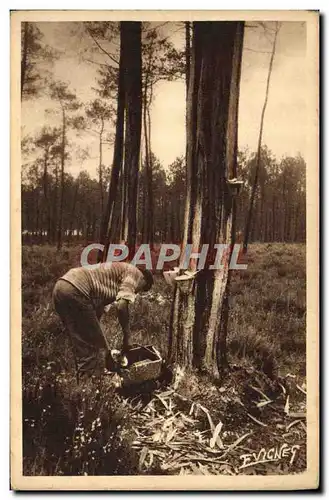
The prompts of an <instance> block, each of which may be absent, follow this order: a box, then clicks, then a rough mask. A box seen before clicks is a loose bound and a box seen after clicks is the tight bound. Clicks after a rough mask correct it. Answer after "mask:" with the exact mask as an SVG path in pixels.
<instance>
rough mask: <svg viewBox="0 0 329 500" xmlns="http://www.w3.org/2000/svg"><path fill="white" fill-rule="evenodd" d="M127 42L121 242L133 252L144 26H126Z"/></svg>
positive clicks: (136, 23)
mask: <svg viewBox="0 0 329 500" xmlns="http://www.w3.org/2000/svg"><path fill="white" fill-rule="evenodd" d="M123 35H124V41H125V70H126V71H125V74H126V78H125V96H126V97H125V103H126V127H125V153H124V177H123V181H124V198H123V203H124V208H125V210H124V211H123V219H122V221H121V224H122V228H123V232H122V239H123V240H124V241H126V242H127V243H128V246H129V247H130V248H132V249H134V248H135V245H136V237H137V219H136V211H137V186H138V172H139V158H140V145H141V130H142V50H141V23H140V22H126V23H123Z"/></svg>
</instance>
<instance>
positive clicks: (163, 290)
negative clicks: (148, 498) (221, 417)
mask: <svg viewBox="0 0 329 500" xmlns="http://www.w3.org/2000/svg"><path fill="white" fill-rule="evenodd" d="M81 250H82V249H81V248H78V247H74V248H73V247H72V248H65V249H63V250H61V251H60V252H56V251H55V249H54V248H52V247H46V246H43V247H39V246H30V247H23V258H22V271H23V274H22V294H23V318H22V347H23V381H22V382H23V447H24V449H23V455H24V463H23V471H24V474H26V475H55V474H56V475H83V474H88V475H97V474H103V475H106V474H134V473H139V472H138V457H136V456H135V455H134V453H133V452H132V450H131V449H130V447H129V442H130V440H131V439H132V436H130V431H129V429H130V427H129V412H127V411H126V409H125V406H124V405H125V403H124V400H122V398H121V399H120V398H119V396H118V395H117V394H116V393H115V391H114V389H113V386H110V385H109V384H108V383H107V381H106V379H105V380H103V381H102V383H100V382H99V381H98V380H96V379H94V380H90V381H88V383H85V384H83V385H80V386H77V383H76V379H75V376H74V360H73V356H72V352H71V349H70V344H69V341H68V338H67V336H66V334H65V332H64V331H63V328H62V325H61V323H60V320H59V318H58V317H57V315H56V313H55V312H54V311H53V308H52V304H51V291H52V288H53V286H54V284H55V282H56V280H57V279H58V277H60V276H61V275H63V274H64V273H65V272H66V271H67V270H68V269H69V268H71V267H74V266H77V265H79V259H80V253H81ZM305 274H306V273H305V245H299V244H254V245H251V246H250V251H249V252H248V268H247V270H243V271H233V275H232V283H231V298H230V316H229V332H228V346H229V359H230V361H231V363H232V362H233V363H237V364H239V365H242V366H253V367H254V368H256V369H257V370H261V371H263V372H264V373H265V374H267V375H269V376H272V375H273V373H278V374H279V375H281V376H284V375H286V374H287V373H289V372H290V373H294V374H295V375H296V376H297V377H298V379H301V380H302V379H304V377H305V367H306V362H305V340H306V333H305V328H306V321H305V320H306V276H305ZM170 301H171V289H170V288H168V286H166V284H165V282H164V280H163V279H162V277H160V276H157V277H156V280H155V286H154V287H153V289H152V293H149V294H148V296H147V297H143V296H140V297H138V298H137V300H136V302H135V304H134V306H133V307H132V311H131V326H132V341H133V342H136V343H143V344H144V343H151V344H154V345H156V346H157V347H158V348H159V350H160V351H161V352H162V354H163V355H164V356H165V355H166V351H167V337H168V326H169V316H170ZM102 326H103V328H104V332H105V334H106V335H107V337H108V339H109V342H110V345H111V346H113V347H117V346H120V343H121V332H120V328H119V324H118V322H117V319H116V315H115V311H114V309H112V310H110V311H109V313H108V314H106V315H104V317H103V319H102ZM193 380H194V379H193ZM193 380H192V378H191V380H190V382H191V383H188V384H186V385H187V387H186V391H185V392H187V393H188V394H187V395H189V394H190V395H191V394H192V396H193V394H194V392H197V391H196V387H195V386H196V384H197V382H195V381H194V383H192V382H193ZM301 384H302V382H301ZM182 390H183V389H182ZM119 430H121V432H119ZM153 473H156V471H153Z"/></svg>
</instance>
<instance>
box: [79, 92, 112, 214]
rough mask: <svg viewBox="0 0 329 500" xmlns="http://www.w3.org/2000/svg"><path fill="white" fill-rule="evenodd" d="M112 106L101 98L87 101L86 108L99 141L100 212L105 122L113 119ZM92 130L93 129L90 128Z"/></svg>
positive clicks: (102, 205) (102, 206)
mask: <svg viewBox="0 0 329 500" xmlns="http://www.w3.org/2000/svg"><path fill="white" fill-rule="evenodd" d="M113 115H114V108H113V106H111V105H109V104H107V103H106V102H104V101H102V100H101V99H94V100H93V101H91V102H90V103H89V105H88V106H87V109H86V116H87V119H88V120H89V121H90V122H91V124H92V125H96V127H98V128H97V130H96V131H95V132H96V134H97V135H98V141H99V156H98V168H97V170H98V182H99V193H100V202H101V203H100V206H101V213H103V211H104V189H105V188H104V169H105V166H104V164H103V145H104V143H105V142H106V143H108V142H109V137H108V136H107V139H105V137H104V135H105V133H106V129H105V127H106V124H107V122H108V121H109V120H111V119H113ZM91 130H92V131H93V132H94V129H91Z"/></svg>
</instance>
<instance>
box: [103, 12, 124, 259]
mask: <svg viewBox="0 0 329 500" xmlns="http://www.w3.org/2000/svg"><path fill="white" fill-rule="evenodd" d="M122 30H123V22H122V23H121V25H120V32H121V45H120V63H119V81H118V97H117V121H116V131H115V143H114V153H113V164H112V170H111V179H110V188H109V193H108V199H107V206H106V210H105V213H104V215H103V221H102V230H101V242H102V243H103V244H104V245H105V251H104V252H103V260H104V261H105V260H106V256H107V251H108V247H109V244H110V238H111V225H112V223H113V217H114V204H115V200H116V197H117V191H118V181H119V175H120V171H121V169H122V159H123V134H124V109H125V91H124V55H123V44H122Z"/></svg>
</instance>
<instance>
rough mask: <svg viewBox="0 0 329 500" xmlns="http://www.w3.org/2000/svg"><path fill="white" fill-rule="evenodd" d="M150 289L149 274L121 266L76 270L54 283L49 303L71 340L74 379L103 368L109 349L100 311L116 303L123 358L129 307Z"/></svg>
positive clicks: (80, 268)
mask: <svg viewBox="0 0 329 500" xmlns="http://www.w3.org/2000/svg"><path fill="white" fill-rule="evenodd" d="M152 285H153V276H152V273H151V272H150V271H148V270H145V271H141V270H139V269H137V267H135V266H133V265H131V264H127V263H125V262H113V263H104V264H100V265H99V266H98V267H96V268H87V267H77V268H74V269H71V270H70V271H68V272H67V273H66V274H65V275H64V276H62V277H61V278H60V279H59V280H58V281H57V283H56V285H55V287H54V290H53V302H54V306H55V309H56V311H57V313H58V314H59V316H60V317H61V319H62V321H63V323H64V325H65V326H66V328H67V330H68V332H69V334H70V337H71V339H72V344H73V349H74V351H75V357H76V362H77V371H78V375H85V374H87V375H91V374H92V373H98V374H99V373H101V372H102V371H103V370H104V368H105V363H106V361H105V360H106V359H107V357H108V355H109V351H110V347H109V345H108V342H107V339H106V337H105V335H104V333H103V331H102V328H101V325H100V318H101V316H102V314H103V312H104V307H105V306H107V305H108V304H111V303H113V302H116V307H117V314H118V320H119V323H120V325H121V328H122V331H123V347H122V353H123V354H124V353H125V352H126V351H127V350H128V347H129V336H130V325H129V303H131V302H134V300H135V298H136V294H137V293H139V292H146V291H148V290H149V289H150V288H151V287H152ZM104 354H105V358H104Z"/></svg>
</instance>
